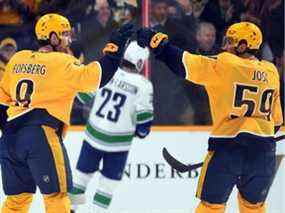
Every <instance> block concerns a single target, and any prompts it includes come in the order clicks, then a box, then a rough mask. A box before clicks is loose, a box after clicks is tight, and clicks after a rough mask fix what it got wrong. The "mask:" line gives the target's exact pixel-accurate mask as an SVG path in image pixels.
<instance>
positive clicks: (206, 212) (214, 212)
mask: <svg viewBox="0 0 285 213" xmlns="http://www.w3.org/2000/svg"><path fill="white" fill-rule="evenodd" d="M225 209H226V206H225V205H224V204H212V203H207V202H204V201H201V202H200V203H199V205H198V207H197V208H196V211H195V213H224V212H225Z"/></svg>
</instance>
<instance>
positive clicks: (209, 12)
mask: <svg viewBox="0 0 285 213" xmlns="http://www.w3.org/2000/svg"><path fill="white" fill-rule="evenodd" d="M241 12H242V6H241V4H239V2H238V1H235V3H234V1H233V0H212V1H209V2H208V3H207V4H206V6H205V9H204V10H203V12H202V14H201V16H200V19H201V20H202V21H207V22H211V23H213V24H214V26H215V28H216V29H217V32H218V42H221V40H222V34H223V31H224V30H225V29H226V27H227V26H229V25H230V24H232V23H234V22H239V21H240V15H241Z"/></svg>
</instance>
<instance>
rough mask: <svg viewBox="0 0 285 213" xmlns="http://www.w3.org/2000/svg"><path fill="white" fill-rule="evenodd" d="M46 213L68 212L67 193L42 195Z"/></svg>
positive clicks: (68, 201)
mask: <svg viewBox="0 0 285 213" xmlns="http://www.w3.org/2000/svg"><path fill="white" fill-rule="evenodd" d="M44 202H45V209H46V213H58V212H59V210H60V212H61V213H70V200H69V197H68V196H67V193H54V194H49V195H44Z"/></svg>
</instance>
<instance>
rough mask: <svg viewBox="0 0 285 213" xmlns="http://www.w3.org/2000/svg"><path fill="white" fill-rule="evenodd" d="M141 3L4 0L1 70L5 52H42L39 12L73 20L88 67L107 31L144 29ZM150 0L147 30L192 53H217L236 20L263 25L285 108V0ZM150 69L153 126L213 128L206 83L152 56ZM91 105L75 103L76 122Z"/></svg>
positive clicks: (0, 6)
mask: <svg viewBox="0 0 285 213" xmlns="http://www.w3.org/2000/svg"><path fill="white" fill-rule="evenodd" d="M144 2H146V1H143V0H80V1H78V0H0V28H1V35H0V39H1V40H2V41H5V39H6V43H5V42H4V44H6V45H1V44H2V42H0V69H1V62H3V63H4V62H5V60H8V59H7V57H6V56H5V55H7V54H6V51H8V52H9V51H10V53H8V56H9V54H11V51H12V52H13V51H16V50H17V49H18V50H21V49H26V48H28V49H37V42H36V40H35V36H34V24H35V22H36V20H37V19H38V17H40V16H41V15H42V14H45V13H50V12H56V13H60V14H62V15H64V16H66V17H68V18H69V19H70V21H71V23H72V26H73V35H74V36H73V40H74V42H73V46H72V47H71V48H72V51H73V54H74V55H75V56H76V57H78V58H80V59H81V61H82V62H84V63H88V62H90V61H91V60H94V59H96V58H98V57H100V56H101V54H102V53H101V50H102V48H103V46H104V45H105V43H106V41H107V40H108V36H109V34H110V33H111V32H112V31H113V30H115V29H116V28H118V27H119V26H120V25H122V24H124V23H127V22H132V23H134V24H135V25H136V26H137V27H140V26H142V23H141V20H142V16H143V15H144V14H142V4H143V3H144ZM148 2H151V3H150V5H148V7H149V9H150V16H149V17H150V20H149V25H150V27H152V28H154V29H156V30H158V31H162V32H165V33H167V34H168V35H169V39H170V41H171V42H172V43H173V44H175V45H177V46H178V47H181V48H183V49H186V50H188V51H191V52H192V53H197V54H203V55H215V54H217V53H218V52H219V51H220V46H221V43H222V36H223V33H224V31H225V30H226V28H227V27H228V26H229V25H230V24H232V23H234V22H238V21H251V22H254V23H255V24H257V25H258V26H260V27H261V29H262V31H263V35H264V38H263V39H264V42H263V45H262V48H261V51H260V53H259V58H260V59H265V60H269V61H271V62H274V63H275V64H276V66H277V68H278V71H279V73H280V76H281V81H282V82H281V86H282V88H281V90H282V94H281V98H282V104H283V109H284V61H285V57H284V0H151V1H148ZM7 38H8V42H7ZM11 41H13V42H12V43H11ZM7 44H8V45H7ZM5 46H6V49H5ZM7 46H9V47H10V49H9V48H7ZM12 47H13V48H12ZM11 48H12V50H11ZM8 58H9V57H8ZM3 60H4V61H3ZM150 65H151V66H150V69H151V75H150V78H151V80H152V82H153V84H154V91H155V96H154V104H155V124H161V125H166V124H168V125H169V124H171V125H172V124H176V125H177V124H178V125H179V124H194V125H209V124H211V115H210V111H209V101H208V97H207V94H206V92H205V90H204V88H203V87H202V86H198V85H195V84H192V83H190V82H186V81H185V80H183V79H178V78H176V77H174V76H173V74H172V73H171V72H170V71H168V70H167V68H166V67H165V66H164V65H163V64H162V63H160V62H159V61H156V60H153V58H151V59H150ZM0 74H1V72H0ZM173 103H176V104H174V105H173ZM90 104H91V103H90ZM89 108H90V105H85V106H83V105H82V104H81V103H80V102H79V101H78V100H75V104H74V109H73V114H72V123H73V124H84V123H85V122H86V119H87V117H88V112H89Z"/></svg>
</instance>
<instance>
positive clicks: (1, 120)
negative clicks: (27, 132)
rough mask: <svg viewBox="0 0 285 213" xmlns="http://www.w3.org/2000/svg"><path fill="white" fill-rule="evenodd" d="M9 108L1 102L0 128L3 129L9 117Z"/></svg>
mask: <svg viewBox="0 0 285 213" xmlns="http://www.w3.org/2000/svg"><path fill="white" fill-rule="evenodd" d="M7 109H8V107H7V106H4V105H1V104H0V129H3V128H4V126H5V124H6V122H7V118H8V115H7Z"/></svg>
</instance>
